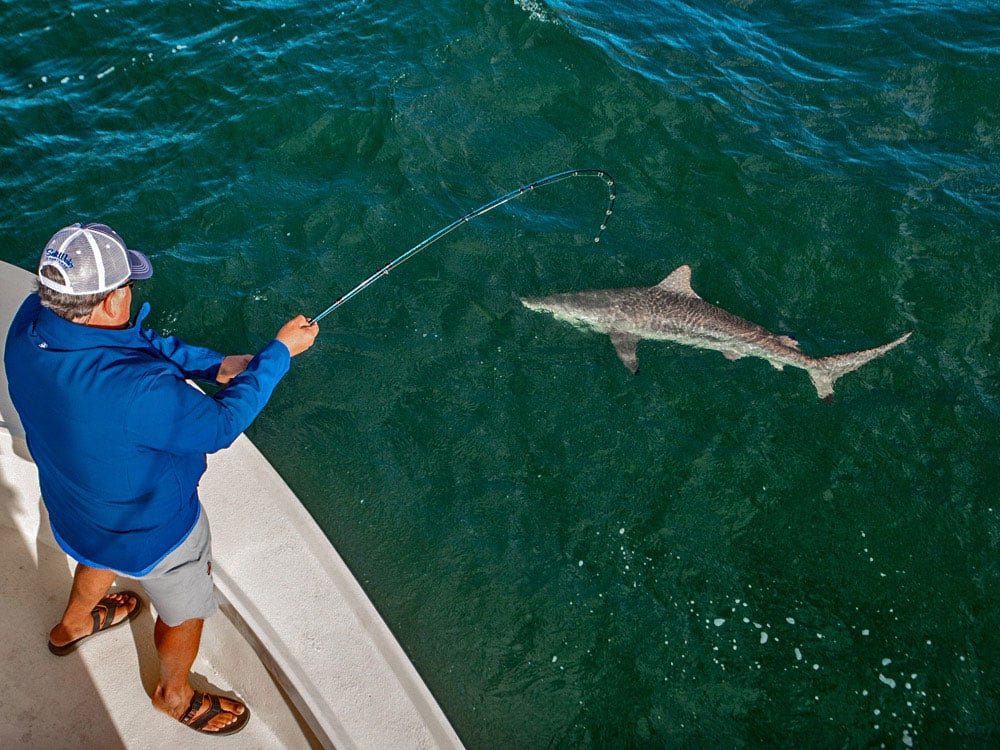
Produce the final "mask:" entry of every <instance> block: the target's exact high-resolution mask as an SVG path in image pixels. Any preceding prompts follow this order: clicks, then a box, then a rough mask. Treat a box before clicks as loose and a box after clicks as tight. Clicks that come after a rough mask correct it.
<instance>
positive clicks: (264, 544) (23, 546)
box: [0, 262, 462, 750]
mask: <svg viewBox="0 0 1000 750" xmlns="http://www.w3.org/2000/svg"><path fill="white" fill-rule="evenodd" d="M32 285H33V277H32V275H31V274H29V273H27V272H25V271H22V270H20V269H17V268H15V267H13V266H10V265H9V264H6V263H2V262H0V335H2V336H3V337H4V338H5V337H6V331H7V327H8V325H9V321H10V318H11V317H12V316H13V313H14V311H15V310H16V309H17V307H18V305H19V304H20V302H21V300H22V299H23V298H24V296H25V295H26V294H27V293H28V292H29V291H30V290H31V288H32ZM22 436H23V431H22V429H21V426H20V422H19V421H18V419H17V415H16V413H15V412H14V411H13V409H12V407H11V405H10V401H9V399H8V396H7V384H6V380H5V379H4V378H3V375H2V369H0V585H2V590H3V591H4V594H5V596H4V602H5V605H6V606H5V607H4V608H3V609H2V611H0V625H2V632H3V633H4V634H5V638H4V641H3V645H2V647H0V655H2V656H3V658H4V663H5V674H6V675H7V679H5V680H4V681H3V683H2V684H0V711H2V713H3V715H4V721H3V722H0V747H13V746H15V745H18V744H19V745H25V746H28V747H45V748H60V747H101V748H117V747H125V748H131V747H135V748H161V747H162V748H167V747H170V748H174V747H178V746H180V747H191V748H196V747H201V746H202V744H203V743H204V746H205V747H209V746H212V745H213V744H214V745H216V746H217V744H218V743H219V742H225V740H222V739H220V738H216V737H205V736H200V735H198V734H197V733H195V732H193V731H192V730H190V729H188V728H187V727H184V726H182V725H181V724H179V723H177V722H175V721H173V720H172V719H170V718H169V717H166V716H164V715H163V714H160V713H159V712H157V711H156V710H155V709H153V708H152V706H151V704H150V698H149V694H150V691H151V690H152V688H153V686H154V684H155V682H156V674H157V659H156V654H155V649H154V646H153V641H152V629H153V617H154V614H153V613H151V612H150V609H149V608H148V607H147V608H146V609H145V611H144V612H143V613H142V614H141V615H140V616H139V617H137V618H136V619H135V620H134V621H133V622H131V623H130V624H129V625H127V626H122V627H120V628H116V629H115V630H112V631H110V632H108V633H105V634H102V635H100V636H99V637H95V638H93V639H89V640H87V641H86V642H84V643H83V644H82V645H81V646H80V648H79V649H77V651H75V652H74V653H72V654H70V655H68V656H65V657H56V656H53V655H51V654H50V653H49V652H48V649H47V648H46V645H45V644H46V640H47V636H48V631H49V629H50V628H51V627H52V625H53V624H54V623H55V622H56V621H57V620H58V618H59V616H60V615H61V613H62V609H63V607H64V606H65V602H66V597H67V596H68V593H69V588H70V583H71V580H72V570H73V568H72V565H71V561H70V560H68V558H67V557H66V555H65V554H64V553H63V552H62V551H61V550H60V549H59V548H58V546H57V545H56V543H55V540H54V538H53V537H52V533H51V531H50V529H49V526H48V521H47V518H46V515H45V508H44V505H43V503H42V502H41V496H40V491H39V489H38V480H37V474H36V472H35V466H34V463H33V462H32V461H31V459H30V455H29V454H28V451H27V447H26V445H25V442H24V440H23V437H22ZM201 497H202V502H203V505H204V507H205V508H206V511H207V513H208V515H209V518H210V519H213V524H212V534H213V555H214V564H213V572H214V574H215V578H216V587H217V589H218V596H219V600H220V604H221V606H222V612H221V613H220V614H217V615H216V616H214V617H212V618H211V619H209V620H208V621H207V622H206V624H205V631H204V635H203V639H202V648H201V651H200V654H199V657H198V661H197V662H196V663H195V666H194V669H193V672H194V677H193V678H192V683H193V684H194V685H195V687H196V688H198V689H206V688H211V689H212V690H213V691H217V692H222V693H224V694H228V695H233V696H238V697H239V698H241V699H242V700H245V701H246V702H247V704H248V705H249V706H250V709H251V711H252V712H253V718H252V719H251V721H250V723H249V724H248V725H247V727H246V728H245V729H244V730H243V731H242V732H241V733H240V735H239V737H240V739H239V740H236V741H235V742H237V743H238V744H239V746H240V747H255V748H271V747H274V748H278V747H281V748H300V747H301V748H309V747H337V748H340V749H341V750H346V749H347V748H378V749H379V750H392V749H393V748H461V747H462V744H461V741H460V740H459V738H458V736H457V734H456V733H455V731H454V729H453V728H452V727H451V725H450V724H449V723H448V720H447V718H446V717H445V716H444V714H443V712H442V711H441V709H440V707H439V706H438V705H437V703H436V702H435V700H434V698H433V696H432V695H431V694H430V692H429V690H428V689H427V687H426V685H425V684H424V683H423V681H422V680H421V678H420V676H419V674H418V673H417V672H416V669H415V668H414V667H413V665H412V663H411V662H410V661H409V659H408V658H407V657H406V654H405V652H404V651H403V649H402V648H401V647H400V645H399V643H398V642H397V641H396V639H395V637H394V636H393V635H392V633H391V632H390V630H389V628H388V627H387V626H386V624H385V622H384V621H383V620H382V618H381V616H380V615H379V614H378V612H377V611H376V610H375V608H374V606H373V605H372V603H371V602H370V601H369V600H368V598H367V596H366V595H365V593H364V591H363V590H362V589H361V587H360V585H359V584H358V582H357V581H356V580H355V579H354V577H353V575H352V574H351V573H350V571H349V570H348V568H347V566H346V565H345V564H344V562H343V560H342V559H341V558H340V557H339V555H337V553H336V551H335V550H334V549H333V547H332V546H331V545H330V543H329V541H328V540H327V539H326V537H325V536H324V535H323V534H322V532H321V531H320V529H319V528H318V527H317V526H316V524H315V522H314V521H313V519H312V518H311V517H310V516H309V514H308V513H307V512H306V511H305V510H304V509H303V508H302V506H301V504H300V503H299V501H298V499H297V498H296V497H295V495H294V494H293V493H292V491H291V490H290V489H289V488H288V486H287V485H286V484H285V483H284V481H283V480H282V479H281V477H280V476H278V474H277V472H275V471H274V469H273V468H272V467H271V466H270V464H268V463H267V461H266V460H265V459H264V458H263V456H261V454H260V453H259V452H258V451H257V450H256V448H255V447H254V446H253V444H252V443H251V442H250V441H249V440H248V439H247V438H246V437H245V436H241V437H240V438H239V439H238V440H237V442H236V443H235V444H234V445H233V446H232V447H231V448H229V449H227V450H225V451H222V452H220V453H218V454H215V455H213V456H210V457H209V468H208V472H207V473H206V475H205V477H204V479H203V481H202V484H201ZM225 518H239V519H240V521H239V523H225V522H224V521H223V520H221V519H225ZM265 560H266V561H268V564H267V565H263V564H262V563H261V561H265ZM276 561H278V562H277V563H276ZM134 585H135V584H134V583H133V582H130V581H128V580H127V579H123V580H122V581H121V582H120V584H119V586H120V587H121V588H124V587H129V586H134ZM291 594H294V596H293V598H294V600H295V601H296V604H297V606H295V607H289V606H288V603H289V600H290V595H291Z"/></svg>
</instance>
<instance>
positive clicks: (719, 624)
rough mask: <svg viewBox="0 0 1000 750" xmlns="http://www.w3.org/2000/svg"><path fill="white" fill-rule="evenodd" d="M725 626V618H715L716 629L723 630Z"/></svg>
mask: <svg viewBox="0 0 1000 750" xmlns="http://www.w3.org/2000/svg"><path fill="white" fill-rule="evenodd" d="M725 624H726V619H725V618H724V617H716V618H715V627H717V628H721V627H722V626H723V625H725Z"/></svg>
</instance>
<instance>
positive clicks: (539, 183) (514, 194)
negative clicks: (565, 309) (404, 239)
mask: <svg viewBox="0 0 1000 750" xmlns="http://www.w3.org/2000/svg"><path fill="white" fill-rule="evenodd" d="M570 177H600V178H601V179H603V180H604V181H605V182H606V183H607V185H608V207H607V209H606V210H605V212H604V221H603V222H601V228H600V229H599V230H598V231H597V236H596V237H594V242H600V241H601V234H603V233H604V230H605V229H606V228H607V226H608V220H609V219H610V218H611V213H612V212H613V211H614V210H615V181H614V179H613V178H612V177H611V175H609V174H608V173H607V172H605V171H603V170H601V169H571V170H569V171H566V172H560V173H559V174H553V175H549V176H548V177H543V178H542V179H540V180H535V181H534V182H531V183H528V184H527V185H522V186H521V187H519V188H518V189H517V190H511V191H510V192H509V193H507V194H505V195H501V196H500V197H499V198H494V199H493V200H491V201H490V202H489V203H485V204H483V205H482V206H480V207H479V208H477V209H476V210H475V211H470V212H469V213H467V214H466V215H465V216H463V217H461V218H459V219H455V221H453V222H452V223H451V224H449V225H448V226H446V227H444V228H442V229H439V230H438V231H436V232H435V233H434V234H432V235H431V236H430V237H428V238H427V239H425V240H423V241H422V242H420V243H418V244H416V245H414V246H413V247H411V248H410V249H409V250H407V251H406V252H405V253H403V254H402V255H400V256H399V257H398V258H396V259H395V260H393V261H390V262H389V263H386V264H385V265H384V266H382V267H381V268H380V269H379V270H377V271H376V272H375V273H373V274H372V275H371V276H369V277H368V278H367V279H365V280H364V281H362V282H361V283H360V284H358V285H357V286H356V287H354V288H353V289H352V290H351V291H349V292H348V293H347V294H345V295H344V296H343V297H341V298H340V299H338V300H337V301H336V302H334V303H333V304H332V305H330V306H329V307H328V308H326V309H325V310H324V311H323V312H321V313H320V314H319V315H317V316H316V317H315V318H310V319H309V325H312V324H313V323H318V322H319V321H321V320H323V318H325V317H326V316H327V315H329V314H330V313H332V312H333V311H334V310H336V309H337V308H338V307H340V306H341V305H342V304H344V303H345V302H347V301H348V300H349V299H351V298H352V297H354V296H355V295H357V294H359V293H361V292H363V291H364V290H365V289H367V288H368V287H370V286H371V285H372V284H374V283H375V282H376V281H378V280H379V279H380V278H382V277H383V276H385V275H386V274H388V273H389V271H391V270H392V269H394V268H395V267H396V266H398V265H400V264H402V263H404V262H405V261H407V260H409V259H410V258H412V257H413V256H414V255H416V254H417V253H419V252H420V251H421V250H423V249H424V248H425V247H427V246H428V245H432V244H433V243H435V242H437V241H438V240H439V239H441V238H442V237H444V236H445V235H446V234H448V233H449V232H451V231H452V230H453V229H456V228H457V227H460V226H461V225H462V224H465V223H467V222H469V221H471V220H472V219H474V218H476V217H477V216H482V215H483V214H484V213H486V212H487V211H492V210H493V209H494V208H497V207H498V206H502V205H503V204H504V203H506V202H507V201H509V200H512V199H514V198H518V197H520V196H522V195H524V194H525V193H530V192H531V191H532V190H536V189H537V188H540V187H543V186H545V185H551V184H552V183H554V182H559V181H560V180H566V179H569V178H570Z"/></svg>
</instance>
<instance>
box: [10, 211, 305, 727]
mask: <svg viewBox="0 0 1000 750" xmlns="http://www.w3.org/2000/svg"><path fill="white" fill-rule="evenodd" d="M152 274H153V268H152V265H151V264H150V262H149V259H148V258H147V257H146V256H145V255H143V254H142V253H139V252H137V251H135V250H130V249H129V248H128V247H127V246H126V245H125V243H124V241H123V240H122V239H121V237H119V236H118V235H117V234H116V233H115V232H114V231H113V230H112V229H111V228H110V227H108V226H106V225H103V224H74V225H72V226H69V227H65V228H64V229H61V230H59V231H58V232H56V234H55V235H53V237H52V238H51V239H50V240H49V242H48V244H47V245H46V246H45V250H44V252H43V253H42V257H41V260H40V262H39V268H38V279H37V281H38V289H37V293H35V294H31V295H29V296H28V298H27V299H26V300H25V301H24V303H23V304H22V305H21V308H20V309H19V310H18V312H17V315H16V316H15V317H14V320H13V322H12V323H11V327H10V331H9V334H8V337H7V346H6V351H5V354H4V365H5V368H6V371H7V380H8V385H9V389H10V396H11V400H12V401H13V403H14V406H15V408H16V409H17V412H18V414H19V416H20V417H21V422H22V423H23V425H24V430H25V433H26V436H27V441H28V447H29V449H30V451H31V454H32V457H33V458H34V460H35V463H36V465H37V467H38V479H39V485H40V486H41V490H42V497H43V499H44V501H45V506H46V509H47V510H48V514H49V520H50V524H51V526H52V532H53V534H54V535H55V538H56V541H57V542H58V543H59V545H60V546H61V547H62V548H63V550H64V551H65V552H66V553H67V554H68V555H69V556H70V557H72V558H73V559H75V560H76V562H77V566H76V573H75V574H74V577H73V587H72V590H71V592H70V596H69V603H68V604H67V606H66V611H65V612H64V613H63V616H62V619H61V620H60V621H59V623H58V624H56V626H55V627H53V628H52V630H51V631H50V632H49V644H48V645H49V650H50V651H51V652H52V653H53V654H56V655H58V656H63V655H65V654H68V653H70V652H71V651H73V650H74V649H75V648H76V647H77V646H78V645H79V644H80V642H81V641H83V640H85V639H86V638H88V637H89V636H91V635H93V634H95V633H100V632H103V631H105V630H108V629H109V628H113V627H115V626H117V625H121V624H123V623H125V622H128V621H130V620H132V619H134V618H135V617H136V616H137V615H138V614H139V612H140V611H141V608H142V601H141V600H140V598H139V597H138V595H137V594H136V593H135V592H133V591H114V592H112V591H111V590H110V589H111V586H112V584H113V583H114V581H115V578H116V576H119V575H121V576H125V577H128V578H134V579H137V580H138V581H139V582H140V583H141V584H142V588H143V589H144V590H145V592H146V596H147V597H148V598H149V601H150V602H151V603H152V605H153V607H154V608H155V609H156V613H157V619H156V625H155V629H154V640H155V643H156V649H157V654H158V656H159V662H160V675H159V680H158V682H157V684H156V688H155V690H154V691H153V696H152V698H153V705H154V706H155V707H156V708H157V709H159V710H160V711H163V712H164V713H166V714H169V715H170V716H172V717H174V718H175V719H178V720H179V721H181V722H182V723H183V724H185V725H186V726H189V727H191V728H193V729H196V730H198V731H200V732H204V733H207V734H232V733H233V732H236V731H239V730H240V729H242V728H243V726H245V725H246V722H247V721H248V720H249V718H250V711H249V709H248V708H247V707H246V706H245V705H244V704H243V703H242V702H240V701H237V700H231V699H228V698H224V697H221V696H218V695H212V694H208V693H200V692H196V691H195V690H194V689H193V688H192V687H191V684H190V682H189V676H190V670H191V666H192V664H193V663H194V660H195V657H196V656H197V654H198V647H199V643H200V640H201V631H202V626H203V624H204V621H205V618H207V617H209V616H210V615H212V614H213V613H214V612H215V611H216V610H217V608H218V605H217V604H216V600H215V595H214V584H213V581H212V557H211V556H212V550H211V535H210V531H209V525H208V519H207V517H206V515H205V511H204V509H203V508H202V506H201V503H200V501H199V499H198V481H199V480H200V478H201V476H202V474H203V473H204V471H205V468H206V462H205V454H207V453H213V452H215V451H217V450H220V449H221V448H226V447H228V446H229V445H230V444H231V443H232V442H233V441H234V440H235V439H236V437H237V436H238V435H239V434H240V433H241V432H243V431H244V430H245V429H246V428H247V427H248V426H249V425H250V423H251V422H252V421H253V420H254V419H255V418H256V416H257V415H258V414H259V413H260V411H261V410H262V409H263V408H264V405H265V404H266V403H267V401H268V399H269V398H270V396H271V393H272V391H273V390H274V388H275V386H276V385H277V383H278V381H279V380H281V378H282V376H284V374H285V373H286V372H288V369H289V367H290V362H291V358H292V357H294V356H296V355H298V354H300V353H302V352H303V351H305V350H306V349H308V348H309V347H310V346H312V344H313V342H314V340H315V338H316V335H317V333H318V331H319V329H318V326H317V325H315V324H314V323H312V324H311V323H310V322H309V321H308V320H307V319H306V318H305V317H303V316H301V315H300V316H298V317H296V318H293V319H292V320H290V321H289V322H288V323H286V324H285V325H284V326H282V328H281V330H279V331H278V333H277V336H276V337H275V339H274V340H273V341H271V342H269V343H268V344H267V345H266V346H265V347H264V348H263V349H261V351H260V352H259V353H258V354H257V355H256V356H255V357H251V356H250V355H231V356H223V355H222V354H218V353H216V352H214V351H211V350H210V349H204V348H201V347H196V346H191V345H189V344H186V343H184V342H182V341H180V340H179V339H177V338H175V337H172V336H167V337H164V336H160V335H159V334H157V333H156V332H154V331H152V330H150V329H148V328H144V327H143V325H142V322H143V319H144V318H145V317H146V316H147V315H148V314H149V304H148V303H146V304H144V305H143V306H142V308H141V309H140V310H139V313H138V315H137V317H136V319H135V323H130V318H131V303H132V287H133V285H134V284H135V282H136V281H141V280H144V279H148V278H150V277H151V276H152ZM188 378H191V379H195V380H202V381H215V382H216V383H219V384H221V385H223V386H224V388H223V389H222V390H220V391H219V392H218V393H216V395H214V396H208V395H206V394H204V393H203V392H201V391H199V390H197V389H195V388H192V387H191V386H190V385H189V384H188V383H186V382H185V381H186V379H188Z"/></svg>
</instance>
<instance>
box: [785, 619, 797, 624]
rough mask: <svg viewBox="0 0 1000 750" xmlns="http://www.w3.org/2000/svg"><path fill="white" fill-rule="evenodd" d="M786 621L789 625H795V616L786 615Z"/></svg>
mask: <svg viewBox="0 0 1000 750" xmlns="http://www.w3.org/2000/svg"><path fill="white" fill-rule="evenodd" d="M785 622H787V623H788V624H789V625H794V624H795V618H794V617H786V618H785Z"/></svg>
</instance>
